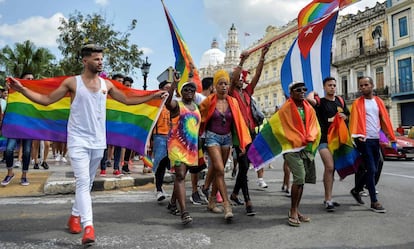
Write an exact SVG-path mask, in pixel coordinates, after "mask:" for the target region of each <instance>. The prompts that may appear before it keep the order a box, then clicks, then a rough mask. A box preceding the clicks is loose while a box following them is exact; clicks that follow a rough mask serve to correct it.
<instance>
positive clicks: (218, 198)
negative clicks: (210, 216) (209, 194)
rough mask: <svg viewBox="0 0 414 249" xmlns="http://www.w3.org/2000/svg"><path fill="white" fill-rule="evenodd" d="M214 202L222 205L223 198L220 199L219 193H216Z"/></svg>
mask: <svg viewBox="0 0 414 249" xmlns="http://www.w3.org/2000/svg"><path fill="white" fill-rule="evenodd" d="M216 200H217V203H222V202H223V197H221V194H220V192H217V194H216Z"/></svg>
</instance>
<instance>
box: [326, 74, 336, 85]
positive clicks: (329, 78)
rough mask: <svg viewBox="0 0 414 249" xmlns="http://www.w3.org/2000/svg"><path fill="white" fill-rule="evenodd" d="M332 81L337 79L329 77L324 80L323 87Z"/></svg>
mask: <svg viewBox="0 0 414 249" xmlns="http://www.w3.org/2000/svg"><path fill="white" fill-rule="evenodd" d="M330 80H333V81H336V79H335V78H334V77H332V76H329V77H326V78H325V79H324V80H323V85H325V84H326V82H328V81H330Z"/></svg>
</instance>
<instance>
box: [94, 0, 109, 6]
mask: <svg viewBox="0 0 414 249" xmlns="http://www.w3.org/2000/svg"><path fill="white" fill-rule="evenodd" d="M95 3H96V4H98V5H102V6H106V5H108V3H109V0H95Z"/></svg>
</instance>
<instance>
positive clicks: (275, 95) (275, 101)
mask: <svg viewBox="0 0 414 249" xmlns="http://www.w3.org/2000/svg"><path fill="white" fill-rule="evenodd" d="M277 104H278V103H277V94H276V93H273V106H276V105H277Z"/></svg>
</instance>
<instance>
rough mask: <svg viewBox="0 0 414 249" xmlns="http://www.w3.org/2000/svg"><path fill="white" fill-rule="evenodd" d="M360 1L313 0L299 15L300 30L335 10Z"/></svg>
mask: <svg viewBox="0 0 414 249" xmlns="http://www.w3.org/2000/svg"><path fill="white" fill-rule="evenodd" d="M358 1H360V0H313V1H312V2H310V3H309V4H308V5H306V6H305V7H304V8H303V9H302V10H301V11H300V12H299V15H298V29H299V30H300V29H302V28H303V27H305V26H307V25H308V24H311V23H314V22H316V21H318V20H320V19H322V18H323V17H325V16H326V15H329V14H330V13H332V12H334V11H335V10H339V9H343V8H345V7H346V6H348V5H350V4H353V3H356V2H358Z"/></svg>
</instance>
